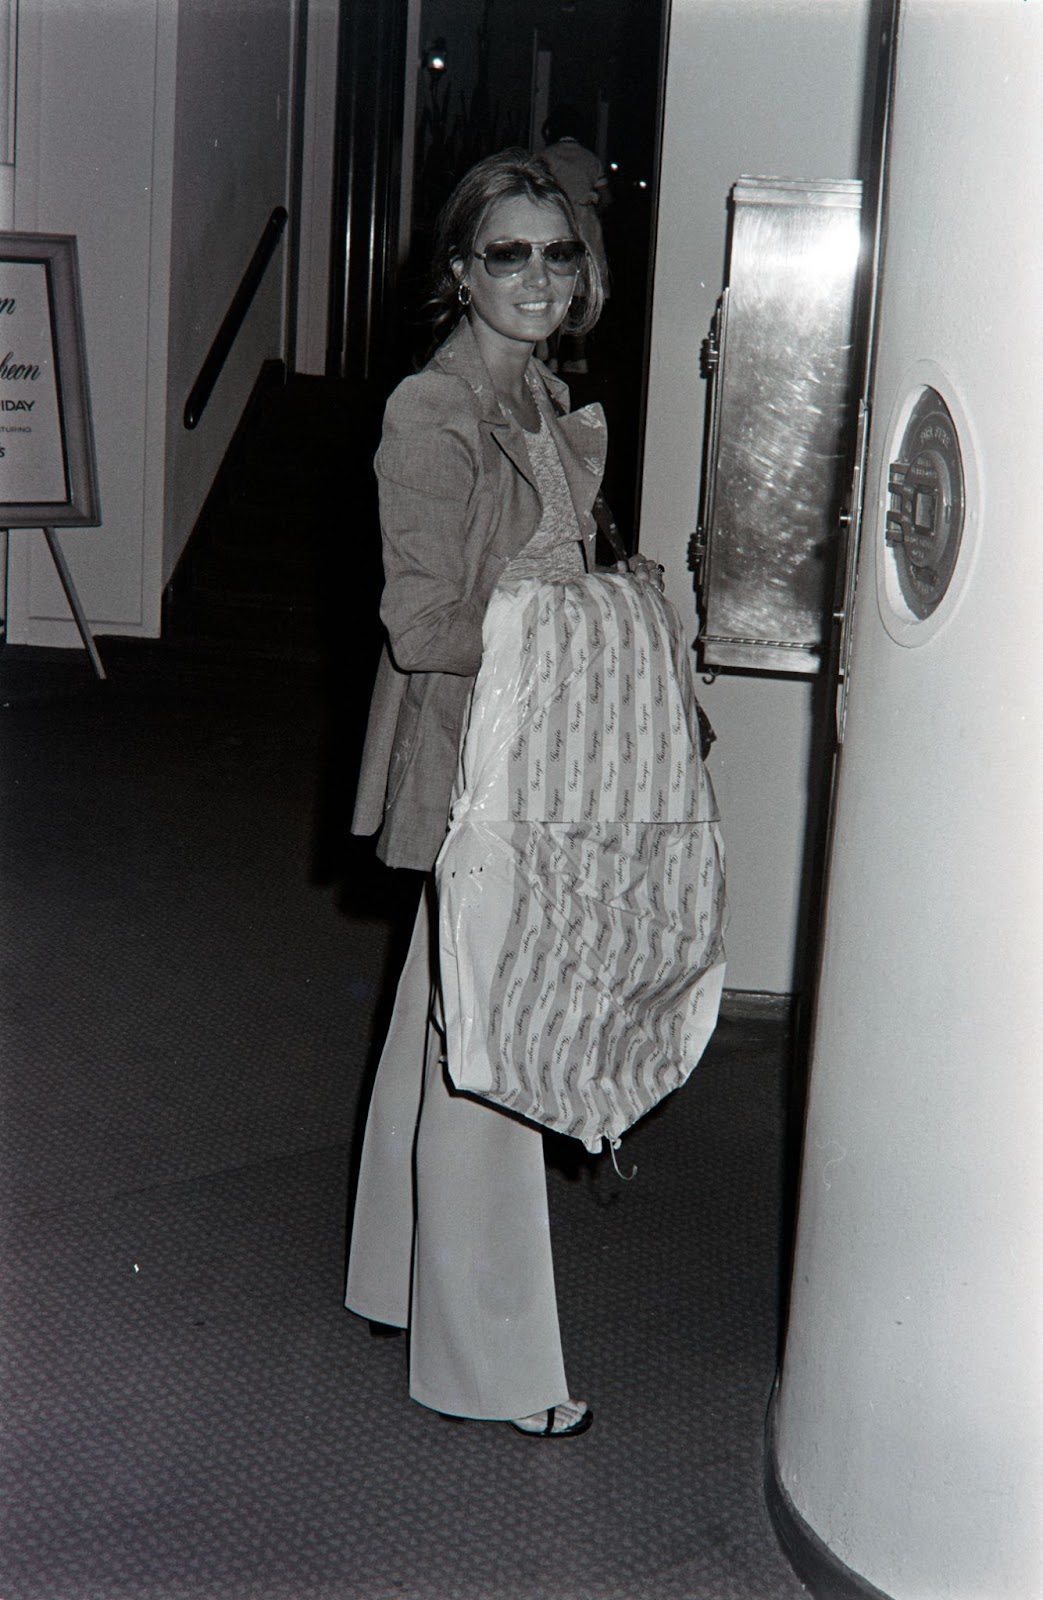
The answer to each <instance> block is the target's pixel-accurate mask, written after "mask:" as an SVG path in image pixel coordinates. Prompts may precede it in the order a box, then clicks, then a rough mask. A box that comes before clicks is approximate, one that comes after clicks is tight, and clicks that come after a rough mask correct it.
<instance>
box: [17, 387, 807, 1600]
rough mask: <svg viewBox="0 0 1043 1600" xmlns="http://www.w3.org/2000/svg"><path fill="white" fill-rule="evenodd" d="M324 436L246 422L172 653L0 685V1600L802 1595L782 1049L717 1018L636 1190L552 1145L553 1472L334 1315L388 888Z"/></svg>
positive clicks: (391, 895) (536, 1445)
mask: <svg viewBox="0 0 1043 1600" xmlns="http://www.w3.org/2000/svg"><path fill="white" fill-rule="evenodd" d="M349 399H350V397H347V398H346V397H345V396H344V394H343V393H342V392H341V391H339V390H337V391H335V392H333V393H332V394H331V392H330V390H329V388H328V386H325V385H323V384H322V383H304V384H301V383H300V382H297V383H296V384H291V385H290V386H289V387H288V388H287V389H285V390H280V391H278V392H276V393H274V394H271V395H269V396H268V397H267V398H266V400H265V404H264V405H263V406H261V407H260V409H259V410H257V411H256V412H255V413H254V414H253V415H252V419H251V421H250V425H249V427H247V428H246V429H245V430H244V435H243V441H241V442H240V444H237V446H236V448H235V449H234V450H233V451H232V452H231V453H230V458H229V463H228V464H227V467H226V470H225V472H224V474H223V476H222V479H221V480H220V482H219V485H218V488H217V490H215V494H214V495H213V496H212V498H211V502H210V503H209V504H208V510H207V513H206V515H205V516H204V518H203V519H202V525H201V527H200V529H198V530H197V536H196V538H195V540H194V541H193V547H192V548H193V549H196V550H197V551H198V554H197V555H194V556H193V557H192V559H191V560H189V561H187V562H186V563H184V564H183V569H181V570H179V576H178V578H177V580H176V582H175V585H174V590H173V599H172V603H171V606H170V608H169V612H168V616H167V619H166V624H165V629H164V635H165V636H164V642H163V643H162V644H150V643H147V642H142V641H126V640H118V639H108V640H105V639H103V640H102V641H101V650H102V655H103V657H104V660H105V663H106V668H107V670H108V674H109V676H108V680H107V681H106V682H105V683H99V682H96V681H95V680H94V679H93V677H92V676H91V673H90V670H89V667H88V666H87V665H86V664H85V659H84V658H83V657H82V656H81V655H79V654H78V653H77V652H74V651H73V652H46V651H20V650H17V649H7V650H5V651H4V652H3V653H2V655H0V888H2V894H0V1206H2V1218H3V1221H2V1234H0V1600H794V1597H796V1596H799V1595H801V1594H802V1593H803V1592H804V1591H803V1589H802V1586H801V1585H800V1583H799V1582H798V1580H797V1579H796V1577H795V1576H794V1575H793V1573H792V1571H791V1569H790V1567H789V1566H788V1564H787V1562H786V1560H785V1558H784V1557H783V1555H782V1554H781V1552H780V1550H779V1547H778V1546H777V1544H776V1542H775V1538H774V1535H773V1532H772V1528H771V1524H770V1522H769V1519H768V1514H767V1511H766V1509H765V1504H764V1497H763V1490H762V1472H763V1456H764V1421H765V1411H766V1407H767V1403H768V1399H769V1395H770V1392H771V1387H772V1383H773V1378H774V1373H775V1366H776V1351H777V1340H778V1324H779V1318H780V1278H781V1272H780V1261H781V1259H782V1257H783V1255H784V1249H783V1246H782V1243H781V1240H782V1236H783V1233H784V1227H783V1220H782V1219H783V1214H784V1211H785V1209H786V1204H785V1198H784V1194H785V1153H786V1126H787V1120H788V1114H789V1100H790V1086H789V1075H790V1068H789V1047H788V1028H787V1024H786V1022H785V1020H784V1019H783V1018H781V1017H780V1016H777V1015H774V1014H772V1013H770V1012H764V1011H763V1010H758V1008H756V1007H751V1006H749V1005H748V1004H736V1003H733V1004H732V1005H731V1006H730V1007H728V1008H727V1009H726V1011H725V1014H724V1017H723V1019H722V1021H721V1023H720V1025H719V1027H718V1030H717V1033H716V1035H715V1037H714V1040H713V1042H712V1044H711V1047H710V1050H709V1052H708V1054H707V1056H706V1057H705V1059H704V1061H703V1062H702V1063H701V1065H700V1066H699V1068H698V1069H697V1071H696V1072H695V1074H694V1075H693V1077H692V1079H691V1081H690V1082H689V1084H688V1085H686V1087H685V1088H684V1089H682V1090H681V1091H679V1093H678V1094H677V1095H675V1096H674V1097H673V1098H672V1099H671V1100H670V1101H669V1102H668V1103H667V1104H666V1105H664V1106H663V1107H661V1108H660V1109H659V1110H658V1111H656V1112H654V1113H652V1114H651V1115H650V1116H649V1117H648V1118H646V1119H645V1120H644V1121H643V1122H642V1123H641V1124H639V1126H638V1127H637V1128H635V1129H634V1130H633V1131H632V1132H631V1133H630V1134H628V1135H627V1136H626V1139H625V1140H624V1146H623V1152H622V1162H621V1164H622V1167H623V1170H624V1171H625V1170H627V1168H628V1164H634V1163H636V1165H637V1168H638V1172H637V1176H636V1177H635V1178H634V1179H633V1181H632V1182H629V1183H625V1182H623V1181H622V1180H621V1179H620V1178H619V1177H618V1176H617V1175H616V1173H615V1172H614V1171H613V1169H612V1166H611V1164H610V1163H609V1162H608V1161H607V1159H604V1158H597V1159H592V1158H588V1157H587V1156H586V1155H585V1154H584V1152H583V1151H582V1150H581V1148H580V1147H579V1146H578V1145H576V1144H574V1143H573V1144H566V1143H565V1142H563V1141H551V1142H549V1146H548V1185H549V1194H550V1206H551V1222H552V1228H553V1232H554V1247H555V1266H556V1276H557V1283H558V1292H559V1301H560V1307H561V1319H562V1329H563V1338H564V1345H565V1354H566V1363H567V1369H568V1372H569V1377H570V1381H571V1383H572V1385H573V1387H574V1391H578V1392H580V1393H582V1394H584V1395H585V1396H587V1397H588V1398H589V1400H590V1401H591V1403H592V1405H593V1406H594V1408H595V1412H596V1421H595V1424H594V1427H593V1428H592V1429H591V1431H590V1432H589V1433H588V1434H586V1435H584V1436H583V1437H582V1438H581V1439H577V1440H574V1441H571V1442H569V1443H565V1444H543V1443H540V1442H536V1441H532V1440H528V1439H523V1438H521V1437H519V1436H518V1435H517V1434H514V1433H512V1432H511V1431H510V1430H509V1429H508V1428H506V1427H504V1426H503V1425H501V1424H487V1423H468V1424H459V1423H457V1424H454V1423H451V1422H448V1421H446V1420H445V1419H443V1418H441V1417H439V1416H437V1415H436V1414H434V1413H432V1412H429V1411H425V1410H424V1409H422V1408H421V1407H419V1406H417V1405H415V1404H413V1403H412V1402H411V1401H410V1400H409V1398H408V1394H407V1384H406V1372H405V1350H404V1345H403V1341H401V1340H392V1341H376V1340H372V1339H370V1337H369V1334H368V1331H367V1329H366V1327H365V1326H364V1325H363V1324H362V1323H360V1322H359V1321H358V1320H357V1319H355V1318H353V1317H352V1316H351V1315H349V1314H348V1313H347V1312H345V1311H344V1310H343V1309H342V1304H341V1302H342V1294H343V1274H344V1256H345V1242H346V1230H347V1220H348V1217H349V1215H350V1206H351V1189H352V1174H353V1171H354V1163H355V1158H356V1151H357V1143H358V1133H359V1121H360V1113H361V1111H362V1110H363V1109H364V1106H365V1101H366V1096H367V1093H368V1084H369V1081H370V1074H371V1071H372V1067H373V1060H374V1053H375V1049H376V1048H378V1047H379V1043H380V1039H381V1035H382V1030H383V1026H384V1023H385V1020H386V1015H387V1009H388V1006H389V1003H390V998H391V991H392V988H393V983H394V978H395V975H396V963H397V962H398V960H400V959H401V955H402V954H403V953H404V951H403V947H402V941H403V936H404V935H405V934H407V933H408V929H409V926H410V923H411V921H412V910H413V904H414V898H413V897H414V896H415V892H416V886H415V884H411V883H409V882H408V881H406V882H403V881H402V879H403V876H405V878H406V879H407V880H408V877H409V875H401V874H393V873H389V872H387V871H385V870H384V869H382V868H380V867H379V866H377V865H376V864H375V862H374V860H373V856H372V850H371V848H370V846H369V845H368V844H366V843H363V842H360V841H351V840H350V839H349V837H348V835H347V825H346V824H347V812H348V805H349V803H350V792H351V787H352V782H353V772H354V765H355V762H356V761H357V749H358V741H359V735H360V727H361V714H362V712H363V710H364V706H365V702H366V700H367V698H368V682H367V672H366V671H365V670H363V669H364V666H365V665H367V664H368V665H369V666H370V667H371V666H372V664H373V660H374V659H375V643H376V641H375V630H374V627H373V623H372V621H370V622H368V623H367V621H366V619H367V618H373V617H375V614H376V599H375V589H376V586H377V585H378V584H379V561H378V560H377V557H376V554H375V552H376V548H377V545H376V540H375V535H374V530H373V525H372V509H371V508H370V509H369V510H367V508H366V505H365V495H364V494H363V493H362V491H361V489H360V490H359V491H358V493H356V494H355V495H354V496H353V502H352V503H353V507H354V515H355V517H356V519H357V525H355V526H351V527H348V526H346V525H345V519H344V511H343V504H344V491H343V482H344V471H345V467H344V448H345V447H344V441H345V439H346V438H359V439H362V440H364V441H366V438H367V436H366V429H365V427H363V426H362V425H361V422H360V419H359V417H358V416H356V415H355V413H354V412H352V411H351V409H350V406H349V404H348V401H349ZM363 420H364V419H363ZM349 423H350V424H351V426H349V425H348V424H349ZM287 440H291V441H292V448H289V447H288V446H287ZM369 447H370V442H366V443H365V449H363V446H362V445H361V444H360V446H359V449H360V451H361V453H362V455H365V453H366V451H367V450H368V449H369ZM366 470H367V471H368V468H367V469H366ZM354 481H355V482H356V483H357V484H359V485H361V484H363V483H364V482H365V481H366V472H364V471H363V465H359V467H358V471H357V472H356V473H355V477H354ZM345 597H349V598H350V601H351V605H352V607H353V610H352V612H351V613H350V615H351V618H352V620H351V621H350V622H349V623H346V621H345ZM355 619H357V620H355ZM726 828H727V819H725V831H726Z"/></svg>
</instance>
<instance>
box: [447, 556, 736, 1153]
mask: <svg viewBox="0 0 1043 1600" xmlns="http://www.w3.org/2000/svg"><path fill="white" fill-rule="evenodd" d="M717 815H718V814H717V806H716V801H715V799H714V794H713V787H712V785H711V783H710V779H709V777H708V775H707V772H706V769H705V767H704V765H703V761H702V758H701V756H700V753H699V728H698V720H697V713H696V703H695V690H694V685H693V681H692V669H691V664H690V661H689V654H688V650H687V647H686V645H685V643H684V640H683V638H682V636H681V631H680V626H679V623H678V620H677V616H676V613H675V612H674V611H673V608H672V607H671V606H670V604H669V602H668V601H667V600H665V599H664V597H663V596H662V595H661V594H659V592H658V591H657V590H656V589H655V588H653V587H652V586H651V585H649V584H647V583H644V582H641V581H638V580H637V579H635V578H633V577H631V576H630V575H628V574H616V573H612V574H599V575H597V576H592V577H583V578H578V579H576V580H574V581H567V582H564V583H562V582H557V583H547V582H541V581H536V580H524V581H521V582H519V583H516V584H512V585H507V586H504V587H503V588H501V589H498V590H497V591H496V593H495V594H494V595H493V598H492V600H491V601H490V604H489V608H488V611H487V613H486V618H485V626H484V638H483V656H482V666H481V670H480V672H479V674H478V678H477V680H476V682H475V686H474V694H473V697H472V701H471V708H470V713H469V719H468V724H467V728H466V730H465V733H464V738H463V741H462V746H461V757H460V768H459V773H458V776H457V782H456V790H455V793H454V798H453V805H452V810H451V814H450V824H449V831H448V834H447V835H446V839H445V843H444V845H443V847H442V850H441V853H440V855H439V858H438V863H437V866H436V875H437V881H438V890H439V907H440V911H439V915H440V931H439V946H440V966H441V985H442V1008H443V1016H444V1022H445V1028H446V1053H447V1059H448V1064H449V1072H450V1075H451V1077H452V1079H453V1081H454V1083H455V1084H456V1086H457V1088H459V1089H462V1090H465V1091H467V1092H468V1093H471V1094H474V1095H477V1096H479V1097H480V1098H481V1099H483V1100H488V1101H491V1102H492V1103H493V1104H495V1105H498V1106H501V1107H503V1108H505V1109H507V1110H509V1111H512V1112H515V1113H517V1114H519V1115H521V1116H524V1117H527V1118H530V1119H531V1120H532V1121H534V1122H537V1123H540V1124H542V1125H544V1126H546V1127H549V1128H554V1129H557V1130H558V1131H559V1132H561V1133H567V1134H571V1135H572V1136H573V1137H575V1138H577V1139H580V1140H581V1141H582V1142H583V1144H584V1145H585V1146H586V1148H587V1149H588V1150H591V1151H596V1150H598V1149H600V1148H601V1145H602V1141H603V1140H607V1141H608V1142H609V1143H610V1144H612V1145H613V1146H615V1145H617V1144H618V1141H619V1138H620V1135H621V1134H622V1133H623V1132H624V1130H625V1129H626V1128H628V1127H630V1126H631V1125H632V1124H633V1123H634V1122H636V1121H637V1119H638V1118H639V1117H641V1116H643V1114H644V1113H645V1112H646V1111H648V1110H649V1109H650V1108H651V1107H652V1106H653V1105H655V1104H656V1103H657V1102H658V1101H659V1100H661V1099H662V1098H663V1097H664V1095H666V1094H668V1093H669V1092H670V1091H671V1090H672V1089H676V1088H678V1087H679V1086H680V1085H681V1084H682V1083H684V1081H685V1079H686V1078H687V1077H688V1075H689V1073H690V1072H691V1071H692V1069H693V1067H694V1066H695V1065H696V1063H697V1061H698V1060H699V1057H700V1056H701V1055H702V1052H703V1050H704V1049H705V1047H706V1044H707V1041H708V1040H709V1038H710V1035H711V1034H712V1032H713V1029H714V1027H715V1025H716V1021H717V1012H718V1007H719V1004H720V997H721V989H722V986H723V982H724V948H723V932H724V909H725V902H724V851H723V846H722V843H721V837H720V833H719V831H718V826H717Z"/></svg>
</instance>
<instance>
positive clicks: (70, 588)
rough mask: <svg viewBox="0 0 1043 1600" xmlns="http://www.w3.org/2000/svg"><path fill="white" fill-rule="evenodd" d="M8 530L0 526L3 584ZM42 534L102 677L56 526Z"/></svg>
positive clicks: (103, 669) (87, 623) (80, 631)
mask: <svg viewBox="0 0 1043 1600" xmlns="http://www.w3.org/2000/svg"><path fill="white" fill-rule="evenodd" d="M9 532H10V530H9V529H8V528H0V541H2V549H3V557H4V576H5V586H6V569H7V540H8V534H9ZM43 536H44V538H45V539H46V540H47V548H48V550H50V552H51V558H52V560H53V561H54V565H55V569H56V571H57V573H58V577H59V579H60V580H61V585H62V588H63V589H64V590H65V598H66V600H68V602H69V609H70V611H71V612H72V614H73V619H74V621H75V623H76V627H77V628H78V630H79V634H80V638H81V639H82V640H83V646H84V649H85V650H86V652H87V654H88V655H89V656H90V658H91V666H92V667H93V668H94V672H95V675H96V676H97V677H99V678H104V677H105V668H104V666H103V664H102V659H101V656H100V655H99V654H98V647H97V645H96V644H95V643H94V635H93V634H92V633H91V625H90V623H89V622H88V621H87V613H86V611H84V609H83V601H82V600H81V599H80V597H79V595H78V594H77V592H76V585H75V583H74V582H73V578H72V573H71V572H70V571H69V563H68V562H67V561H66V559H65V552H64V550H63V549H62V547H61V545H60V544H59V543H58V530H57V528H44V529H43Z"/></svg>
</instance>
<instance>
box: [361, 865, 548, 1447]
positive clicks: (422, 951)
mask: <svg viewBox="0 0 1043 1600" xmlns="http://www.w3.org/2000/svg"><path fill="white" fill-rule="evenodd" d="M432 901H433V892H431V891H429V895H428V897H425V901H424V902H423V903H422V904H421V907H420V910H419V912H418V916H417V924H416V927H415V928H414V932H413V940H412V943H411V945H410V950H409V955H408V956H407V958H406V965H405V968H404V969H403V973H402V978H401V980H400V983H399V991H398V995H397V996H396V1001H395V1013H394V1016H393V1018H392V1023H391V1027H390V1029H389V1031H388V1040H387V1043H386V1045H385V1047H384V1052H383V1055H382V1056H381V1061H380V1066H379V1068H378V1071H377V1078H376V1082H375V1084H374V1089H373V1100H372V1103H371V1107H370V1113H369V1119H368V1121H367V1125H366V1137H365V1142H364V1146H363V1156H362V1165H361V1168H360V1174H359V1189H358V1199H357V1202H356V1208H355V1219H354V1224H353V1228H352V1242H351V1255H350V1261H349V1275H348V1292H347V1303H348V1305H349V1306H350V1308H351V1309H352V1310H354V1311H358V1312H359V1313H360V1314H361V1315H363V1316H366V1317H370V1318H373V1319H375V1320H378V1321H381V1322H390V1323H392V1324H396V1325H398V1326H405V1325H407V1324H408V1327H409V1330H410V1393H411V1394H412V1396H413V1398H414V1399H415V1400H418V1401H419V1402H420V1403H421V1404H422V1405H426V1406H431V1407H433V1408H434V1409H435V1410H437V1411H444V1412H447V1413H449V1414H451V1415H454V1416H463V1417H485V1418H490V1419H492V1418H507V1417H520V1416H528V1415H529V1414H530V1413H532V1412H534V1411H539V1410H542V1409H544V1408H545V1407H548V1406H552V1405H557V1404H559V1403H560V1402H562V1401H564V1400H566V1399H567V1398H568V1385H567V1383H566V1380H565V1369H564V1363H563V1360H562V1352H561V1335H560V1331H559V1327H558V1308H557V1299H556V1295H555V1290H554V1267H553V1261H552V1257H551V1243H550V1226H549V1220H548V1214H547V1179H546V1170H545V1167H544V1160H543V1138H542V1135H541V1133H540V1131H539V1129H537V1128H535V1127H533V1126H532V1125H531V1124H530V1123H525V1122H522V1121H520V1120H519V1119H517V1118H514V1117H511V1116H509V1115H507V1114H506V1113H504V1112H500V1111H497V1110H495V1109H494V1108H493V1107H492V1106H489V1105H486V1104H484V1103H483V1102H481V1101H479V1100H474V1099H472V1098H470V1097H469V1096H467V1095H462V1094H459V1093H458V1092H457V1091H456V1090H455V1089H454V1088H453V1087H452V1084H451V1082H450V1081H449V1078H448V1075H447V1073H446V1070H445V1064H444V1061H443V1059H442V1057H443V1048H444V1046H443V1040H442V1035H441V1034H440V1033H439V1031H438V1029H437V1028H436V1027H435V1026H434V1025H433V1024H432V1023H431V1021H430V1015H431V972H432V961H431V931H432V930H431V915H432V913H431V902H432ZM421 996H422V998H421ZM421 1012H422V1014H423V1029H422V1030H421V1028H420V1026H419V1018H420V1015H421ZM421 1082H422V1083H423V1092H422V1094H421ZM418 1104H419V1119H418V1117H417V1106H418ZM410 1108H412V1122H411V1123H407V1121H406V1119H407V1117H408V1114H409V1111H410ZM414 1130H415V1136H416V1140H415V1153H414V1154H415V1159H414V1161H413V1163H412V1166H411V1164H410V1162H409V1161H408V1160H406V1159H405V1156H404V1145H405V1144H406V1143H408V1144H409V1145H410V1147H412V1136H413V1133H414ZM414 1207H415V1210H414ZM407 1216H408V1219H409V1234H410V1242H411V1244H412V1289H411V1295H410V1296H409V1297H408V1303H407V1304H406V1305H405V1306H404V1305H403V1296H404V1293H405V1290H404V1285H405V1284H408V1283H409V1276H408V1268H406V1267H405V1266H404V1262H403V1257H404V1255H405V1250H406V1248H407V1247H406V1242H405V1241H406V1231H407V1230H406V1218H407ZM414 1217H415V1225H414Z"/></svg>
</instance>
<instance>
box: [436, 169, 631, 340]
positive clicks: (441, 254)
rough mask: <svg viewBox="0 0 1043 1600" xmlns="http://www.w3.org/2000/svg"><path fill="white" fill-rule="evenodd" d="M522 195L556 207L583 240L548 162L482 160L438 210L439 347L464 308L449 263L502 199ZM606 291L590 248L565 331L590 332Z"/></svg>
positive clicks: (463, 255)
mask: <svg viewBox="0 0 1043 1600" xmlns="http://www.w3.org/2000/svg"><path fill="white" fill-rule="evenodd" d="M520 197H524V198H526V199H528V200H533V201H535V202H536V204H537V205H543V204H547V203H548V202H549V203H550V204H551V205H556V206H557V207H558V208H559V209H560V210H561V211H562V212H564V214H565V218H566V220H567V222H568V227H569V233H570V235H571V236H572V237H573V238H576V239H579V238H581V237H582V236H581V234H580V231H579V228H578V227H577V225H576V213H575V211H574V210H573V207H572V202H571V200H570V199H569V197H568V195H567V194H566V193H565V191H564V189H562V187H561V185H560V184H559V183H558V182H557V180H556V179H555V177H554V176H553V174H552V172H551V170H550V168H549V167H548V165H547V163H546V162H545V161H543V160H541V158H540V157H539V156H535V155H532V154H531V153H530V152H529V151H528V150H522V149H511V150H501V151H499V152H498V153H497V154H496V155H492V156H486V157H485V159H484V160H482V161H479V162H477V163H476V164H475V165H474V166H473V167H472V168H471V170H470V171H469V172H467V173H465V174H464V176H463V177H462V178H461V179H460V182H459V183H458V184H457V186H456V188H455V189H454V190H453V192H452V194H451V195H450V196H449V199H448V200H447V201H446V203H445V205H444V206H443V207H442V209H441V211H440V212H439V214H438V219H437V221H436V223H435V232H434V246H433V249H432V260H431V270H432V293H431V300H430V305H431V309H432V313H433V321H434V333H435V341H436V343H438V344H440V343H441V342H442V340H443V339H445V337H446V336H447V334H449V333H451V332H452V330H453V328H455V326H456V324H457V323H458V322H459V321H460V318H461V317H462V316H463V315H464V308H463V306H462V305H461V304H460V301H459V300H458V298H457V293H456V291H457V288H458V287H459V283H458V279H457V277H456V274H455V273H454V272H453V269H452V265H451V263H452V262H453V261H454V260H457V259H462V260H464V261H467V260H469V258H470V257H471V256H472V255H473V254H474V247H475V244H476V242H477V239H478V234H479V233H480V231H481V227H482V224H483V222H484V221H485V218H486V216H487V215H488V213H489V209H490V207H491V206H494V205H496V203H497V202H498V201H500V200H515V199H518V198H520ZM604 303H605V291H604V286H603V285H602V282H601V273H600V272H599V270H598V264H597V262H596V261H595V260H594V257H593V256H592V255H591V253H590V251H589V250H588V251H587V252H586V254H585V256H584V257H583V264H582V266H581V267H580V270H579V276H578V278H577V280H576V292H575V294H574V295H573V297H572V304H571V305H570V306H569V309H568V311H567V312H566V314H565V320H564V322H563V323H562V328H563V330H564V331H565V332H566V333H589V331H590V329H591V328H592V327H593V326H594V324H595V322H597V320H598V318H599V316H600V315H601V309H602V307H603V305H604Z"/></svg>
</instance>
